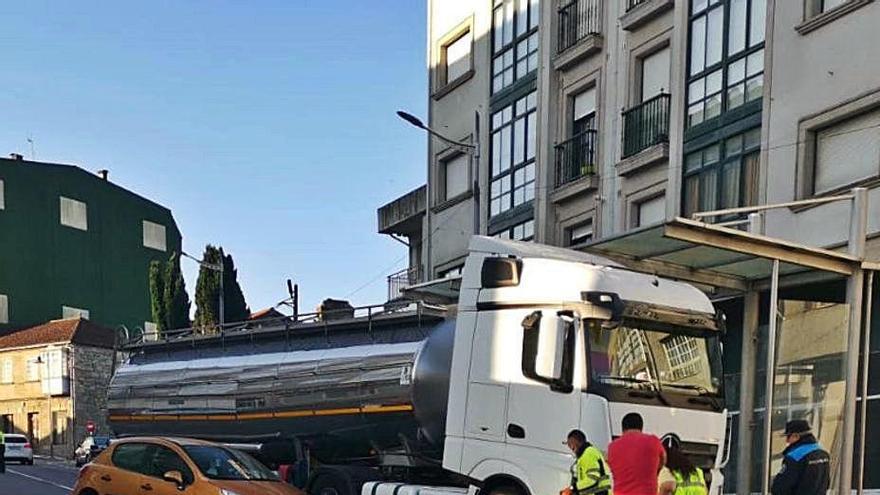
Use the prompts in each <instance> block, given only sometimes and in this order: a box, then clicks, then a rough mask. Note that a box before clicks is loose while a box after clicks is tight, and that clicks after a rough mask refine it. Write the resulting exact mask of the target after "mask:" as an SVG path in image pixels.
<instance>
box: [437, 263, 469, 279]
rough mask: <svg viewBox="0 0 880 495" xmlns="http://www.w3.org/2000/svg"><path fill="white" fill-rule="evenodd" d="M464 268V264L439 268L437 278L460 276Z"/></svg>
mask: <svg viewBox="0 0 880 495" xmlns="http://www.w3.org/2000/svg"><path fill="white" fill-rule="evenodd" d="M462 270H464V265H457V266H454V267H452V268H447V269H445V270H439V271H438V272H437V278H452V277H460V276H461V272H462Z"/></svg>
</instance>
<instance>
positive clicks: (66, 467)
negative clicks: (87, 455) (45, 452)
mask: <svg viewBox="0 0 880 495" xmlns="http://www.w3.org/2000/svg"><path fill="white" fill-rule="evenodd" d="M78 473H79V470H78V469H77V468H75V467H74V466H73V465H71V464H70V463H64V462H59V461H46V460H45V459H34V465H33V466H22V465H19V464H7V465H6V474H0V487H2V489H0V492H3V493H4V494H6V493H8V494H11V495H68V494H69V493H70V490H71V489H72V488H73V485H74V484H75V483H76V476H77V474H78Z"/></svg>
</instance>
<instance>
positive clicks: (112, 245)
mask: <svg viewBox="0 0 880 495" xmlns="http://www.w3.org/2000/svg"><path fill="white" fill-rule="evenodd" d="M0 180H2V181H3V182H4V189H5V206H6V207H5V209H2V210H0V294H6V295H7V296H8V298H9V324H7V325H3V324H0V331H2V330H7V329H12V328H20V327H24V326H28V325H33V324H39V323H42V322H45V321H47V320H52V319H57V318H61V316H62V309H61V307H62V306H71V307H76V308H81V309H87V310H89V312H90V314H89V317H90V319H91V320H92V321H95V322H97V323H100V324H103V325H105V326H108V327H111V328H117V327H118V326H119V325H120V324H124V325H125V326H127V327H128V328H129V329H130V331H134V329H136V328H142V327H143V326H144V322H145V321H149V320H151V315H150V299H149V280H148V269H149V264H150V261H152V260H165V259H167V258H168V257H169V256H170V255H171V253H173V252H180V245H181V237H180V231H179V230H178V229H177V225H176V223H175V222H174V218H173V216H172V215H171V211H170V210H168V209H167V208H164V207H162V206H160V205H158V204H156V203H153V202H151V201H149V200H146V199H144V198H142V197H140V196H138V195H136V194H134V193H132V192H130V191H127V190H125V189H123V188H121V187H119V186H117V185H115V184H113V183H112V182H108V181H105V180H104V179H102V178H101V177H99V176H97V175H95V174H92V173H90V172H87V171H85V170H83V169H80V168H77V167H74V166H69V165H56V164H47V163H35V162H28V161H22V160H11V159H0ZM60 196H65V197H68V198H72V199H76V200H78V201H82V202H85V203H86V204H87V205H88V206H87V215H88V231H82V230H78V229H75V228H71V227H67V226H64V225H61V222H60V217H61V213H60V206H59V204H60V200H59V197H60ZM143 220H149V221H151V222H155V223H158V224H162V225H164V226H165V235H166V251H165V252H162V251H159V250H155V249H151V248H148V247H145V246H144V245H143V224H142V222H143Z"/></svg>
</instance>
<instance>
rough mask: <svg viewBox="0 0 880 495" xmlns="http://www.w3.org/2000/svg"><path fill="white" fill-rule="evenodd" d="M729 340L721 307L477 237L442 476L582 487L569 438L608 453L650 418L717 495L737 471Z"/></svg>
mask: <svg viewBox="0 0 880 495" xmlns="http://www.w3.org/2000/svg"><path fill="white" fill-rule="evenodd" d="M720 332H721V328H720V319H719V318H717V317H716V313H715V309H714V308H713V306H712V303H711V302H710V301H709V299H708V298H707V297H706V295H705V294H703V293H702V292H701V291H699V290H698V289H696V288H695V287H693V286H691V285H688V284H684V283H679V282H674V281H669V280H664V279H660V278H657V277H654V276H651V275H646V274H642V273H636V272H632V271H628V270H626V269H625V268H623V267H621V266H620V265H618V264H616V263H613V262H611V261H608V260H605V259H602V258H598V257H595V256H591V255H589V254H583V253H579V252H574V251H571V250H567V249H559V248H553V247H548V246H543V245H538V244H534V243H522V242H515V241H503V240H499V239H494V238H487V237H474V238H473V240H472V242H471V246H470V256H469V257H468V259H467V262H466V263H465V267H464V271H463V274H462V280H461V288H460V296H459V301H458V316H457V322H456V328H455V338H454V347H453V355H452V366H451V374H450V388H449V399H448V413H447V421H446V437H445V446H444V451H443V467H444V468H445V469H447V470H449V471H451V472H454V473H458V474H460V475H463V476H466V477H467V478H469V479H472V480H473V481H474V483H475V484H478V485H479V486H480V487H481V488H482V490H483V492H484V493H499V494H500V493H505V494H509V493H517V492H518V493H520V494H522V495H553V494H556V493H558V492H559V490H561V489H562V488H564V487H565V486H568V484H569V482H570V474H569V467H570V466H571V464H572V462H573V459H572V455H571V453H570V452H569V451H568V449H567V447H566V446H565V445H564V441H565V439H566V435H567V433H568V432H569V431H570V430H572V429H574V428H579V429H581V430H583V431H584V432H585V433H586V435H587V438H588V440H589V441H590V442H591V443H592V444H594V445H596V446H597V447H598V448H599V449H600V450H603V451H607V446H608V444H609V443H610V442H611V441H612V440H613V439H614V438H615V437H617V436H618V435H620V434H621V426H620V421H621V418H622V417H623V416H624V415H625V414H627V413H629V412H638V413H640V414H641V415H642V417H643V418H644V421H645V431H646V432H648V433H653V434H655V435H657V436H658V437H662V436H664V435H677V436H678V437H679V439H680V440H681V442H682V446H683V450H684V451H685V453H687V454H688V455H690V456H692V458H693V459H694V461H696V463H697V464H698V465H701V466H703V467H704V468H708V469H709V470H710V472H711V479H712V491H711V493H716V491H715V490H717V488H718V487H720V486H721V484H722V481H723V480H722V476H721V473H720V472H719V466H721V465H722V463H723V462H724V460H725V458H726V452H725V450H726V448H725V430H726V428H725V427H726V411H725V410H724V397H723V390H722V382H723V379H722V369H721V355H720V345H719V338H720ZM366 489H368V487H365V492H364V493H366ZM374 493H375V492H374ZM380 493H381V492H380Z"/></svg>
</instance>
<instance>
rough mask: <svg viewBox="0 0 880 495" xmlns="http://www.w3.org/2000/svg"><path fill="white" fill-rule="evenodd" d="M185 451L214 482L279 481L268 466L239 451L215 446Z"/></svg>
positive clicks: (190, 448) (194, 447) (193, 447)
mask: <svg viewBox="0 0 880 495" xmlns="http://www.w3.org/2000/svg"><path fill="white" fill-rule="evenodd" d="M183 450H185V451H186V453H187V454H189V456H190V457H191V458H192V460H193V462H195V463H196V466H198V467H199V471H201V472H202V474H204V475H205V476H207V477H208V478H211V479H214V480H260V481H278V477H277V476H275V474H274V473H272V471H269V469H268V468H267V467H266V466H264V465H262V464H260V462H259V461H257V460H256V459H254V458H253V457H251V456H249V455H247V454H245V453H243V452H239V451H237V450H232V449H227V448H224V447H217V446H214V445H185V446H184V447H183Z"/></svg>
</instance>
